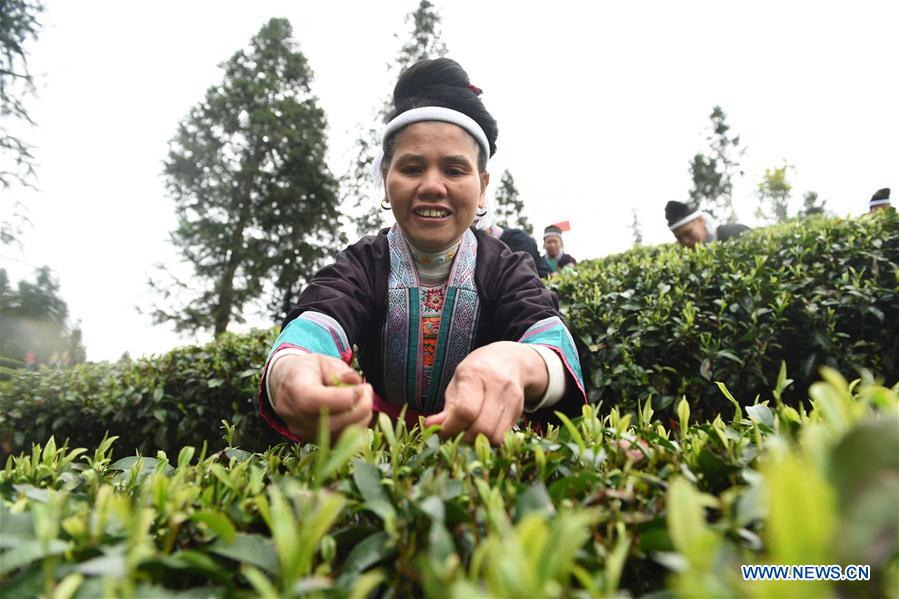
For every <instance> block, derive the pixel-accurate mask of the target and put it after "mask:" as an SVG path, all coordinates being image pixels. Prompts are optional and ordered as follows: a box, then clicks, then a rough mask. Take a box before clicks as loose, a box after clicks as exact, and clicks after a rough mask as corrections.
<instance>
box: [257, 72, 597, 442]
mask: <svg viewBox="0 0 899 599" xmlns="http://www.w3.org/2000/svg"><path fill="white" fill-rule="evenodd" d="M480 94H481V90H480V89H478V88H476V87H475V86H473V85H471V83H470V81H469V79H468V75H467V73H465V71H464V70H463V69H462V67H461V66H459V64H458V63H456V62H455V61H452V60H450V59H448V58H439V59H436V60H423V61H420V62H418V63H416V64H415V65H413V66H412V67H410V68H409V69H408V70H406V71H405V72H404V73H403V74H402V75H401V76H400V79H399V81H398V82H397V85H396V88H395V90H394V94H393V100H394V106H395V110H394V113H393V115H392V116H391V118H390V120H389V122H388V123H387V125H386V127H385V129H384V134H383V136H382V147H381V153H380V155H379V156H378V158H377V159H376V161H375V164H374V165H373V168H374V171H375V173H374V174H375V175H376V176H377V177H378V181H379V185H380V188H381V189H383V191H384V201H383V203H382V207H383V208H384V209H386V210H391V211H392V213H393V215H394V217H395V218H396V224H394V225H393V227H391V228H390V229H389V230H387V229H385V230H382V231H381V232H379V233H378V234H377V235H371V236H367V237H364V238H363V239H362V240H360V241H359V242H357V243H355V244H353V245H351V246H349V247H348V248H347V249H346V250H344V251H343V252H341V253H340V254H339V255H338V256H337V259H336V261H335V263H334V264H333V265H330V266H327V267H325V268H324V269H322V270H321V271H319V272H318V273H317V274H316V275H315V277H313V279H312V280H311V281H310V282H309V283H308V284H307V285H306V286H305V288H304V289H303V292H302V294H301V295H300V300H299V303H298V305H297V306H296V307H294V308H293V310H291V312H290V313H289V314H288V316H287V319H286V320H285V322H284V326H283V328H282V331H281V334H280V335H279V337H278V339H277V340H276V341H275V343H274V345H273V346H272V352H271V353H270V355H269V358H268V360H267V362H266V366H265V368H264V371H263V382H262V388H261V390H260V396H259V406H260V410H261V413H262V416H263V418H265V419H266V421H267V422H269V424H271V425H272V426H273V427H274V428H275V429H276V430H278V431H279V432H281V433H283V434H284V435H286V436H288V437H289V438H291V439H295V440H301V441H308V440H310V439H315V431H316V430H317V428H318V426H319V421H320V419H321V412H322V410H323V409H325V410H327V412H328V415H327V418H328V421H327V423H328V427H329V429H330V430H331V433H332V434H334V435H336V434H339V433H340V432H341V431H342V430H344V429H345V428H346V427H348V426H350V425H352V424H360V425H367V424H369V423H370V422H371V421H372V418H373V415H375V414H376V413H377V412H383V413H385V414H387V415H388V416H390V417H392V418H397V417H399V415H400V413H401V411H402V410H405V417H406V419H407V423H408V424H409V425H410V426H411V425H415V424H418V422H419V417H423V418H424V419H425V420H424V422H425V425H426V426H430V425H438V426H440V427H441V431H440V435H441V436H443V437H451V436H455V435H457V434H460V433H461V434H462V435H463V439H464V440H466V441H468V442H473V441H474V440H475V438H476V437H477V436H478V435H479V434H483V435H485V436H486V437H487V438H488V439H489V440H490V442H492V443H494V444H499V443H502V442H503V439H504V436H505V434H506V433H507V432H508V431H509V430H511V429H512V427H513V426H514V425H515V424H516V423H517V422H518V421H519V418H520V417H521V416H522V415H527V417H528V418H530V419H532V420H533V421H534V422H536V423H538V424H539V423H544V422H546V421H548V420H550V419H552V418H554V416H553V414H554V412H555V411H556V410H558V411H561V412H563V413H565V414H569V415H572V416H573V415H577V414H579V413H580V411H581V407H582V405H583V404H584V402H585V401H586V393H585V390H584V382H583V376H582V374H581V369H580V363H579V361H578V354H577V350H576V348H575V345H574V341H573V339H572V337H571V334H570V333H569V332H568V329H567V328H566V327H565V325H564V323H563V322H562V320H561V317H560V315H559V313H558V310H557V308H556V305H557V303H556V301H555V298H554V297H553V296H552V294H551V293H550V292H549V291H548V290H547V289H546V287H545V286H544V285H543V283H542V281H541V280H540V278H538V276H537V272H536V271H535V269H534V262H533V260H532V259H531V258H530V256H528V255H526V254H524V253H521V252H515V253H513V252H511V251H509V249H508V248H507V247H506V245H505V244H504V243H503V242H502V241H500V240H499V239H496V238H494V237H492V236H491V235H489V234H488V233H486V232H485V231H483V230H480V229H476V228H475V227H474V226H473V225H474V224H475V223H477V224H478V227H485V228H486V227H489V225H490V223H489V218H488V217H489V215H488V202H487V196H486V189H487V185H488V183H489V180H490V176H489V174H488V172H487V162H488V160H489V158H490V156H491V155H492V154H493V153H494V152H495V151H496V137H497V126H496V121H495V120H494V119H493V117H492V116H491V115H490V114H489V113H488V112H487V110H486V109H485V108H484V105H483V103H482V102H481V99H480V97H479V96H480ZM354 346H355V347H358V363H359V366H360V367H361V369H362V371H363V374H364V377H365V378H364V379H363V378H362V376H360V374H359V373H357V372H355V371H354V370H352V369H351V368H350V367H349V363H350V362H351V360H352V358H353V347H354Z"/></svg>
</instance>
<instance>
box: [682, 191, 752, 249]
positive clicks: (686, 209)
mask: <svg viewBox="0 0 899 599" xmlns="http://www.w3.org/2000/svg"><path fill="white" fill-rule="evenodd" d="M665 219H666V220H667V221H668V229H670V230H671V232H672V233H674V237H675V239H677V242H678V243H679V244H681V245H682V246H684V247H688V248H692V247H696V245H697V244H701V243H709V242H712V241H727V240H729V239H734V238H736V237H739V236H740V235H742V234H743V233H745V232H746V231H749V227H747V226H746V225H741V224H737V223H732V224H726V225H720V226H719V225H718V223H716V222H715V219H714V218H713V217H712V215H711V214H709V213H708V212H703V211H702V210H699V209H697V208H693V207H691V206H689V205H687V204H684V203H683V202H676V201H671V202H668V203H667V204H666V205H665Z"/></svg>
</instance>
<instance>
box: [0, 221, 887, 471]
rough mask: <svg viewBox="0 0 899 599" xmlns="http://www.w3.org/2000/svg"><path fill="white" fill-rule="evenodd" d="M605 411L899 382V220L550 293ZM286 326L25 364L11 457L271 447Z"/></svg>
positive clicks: (565, 279)
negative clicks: (832, 372)
mask: <svg viewBox="0 0 899 599" xmlns="http://www.w3.org/2000/svg"><path fill="white" fill-rule="evenodd" d="M553 286H554V288H555V289H556V291H557V293H558V294H559V298H560V302H561V305H562V308H563V312H564V314H565V315H566V317H567V319H568V320H569V323H570V326H571V330H572V333H573V335H574V336H575V337H576V339H578V341H579V343H580V345H581V350H582V351H581V361H582V365H583V367H584V373H585V375H586V376H587V377H588V379H589V380H588V389H589V393H590V398H591V400H592V401H593V402H594V403H599V402H601V404H602V410H604V411H606V412H607V411H608V410H609V409H610V408H612V407H618V408H619V410H620V411H622V412H626V411H631V412H635V411H636V409H637V406H638V405H641V404H643V403H645V401H646V400H647V399H651V400H652V405H653V408H654V409H655V410H656V411H658V412H660V413H664V414H666V415H667V417H669V418H671V417H673V415H674V414H673V405H674V402H675V400H676V399H680V398H681V397H683V396H686V397H687V399H688V401H690V402H691V407H692V409H693V412H694V414H697V415H700V416H702V417H707V418H709V419H713V418H714V416H715V415H716V414H717V413H718V412H719V411H720V410H721V408H722V396H721V394H720V393H719V392H718V388H717V386H716V385H715V382H719V381H720V382H724V383H725V384H726V385H727V386H728V387H729V388H731V389H735V390H738V391H739V393H738V396H739V398H740V401H743V402H748V403H752V401H753V400H754V398H755V396H756V395H757V394H764V393H766V392H767V391H768V390H769V389H771V388H772V387H773V385H774V377H775V375H776V374H777V372H778V371H779V366H780V363H781V362H786V364H787V368H788V371H789V372H790V373H791V376H793V378H794V379H796V385H794V386H792V387H790V388H788V389H787V390H786V391H785V394H786V395H785V396H784V400H785V401H786V402H787V403H795V402H797V401H799V400H800V399H802V398H803V395H802V393H804V390H805V389H807V388H808V387H809V385H810V384H811V383H812V382H813V380H814V377H815V376H816V373H817V370H818V368H819V367H820V366H823V365H827V366H831V367H834V368H836V369H838V370H840V371H841V372H845V373H847V374H849V376H851V377H855V376H858V374H859V372H860V369H862V368H867V369H868V370H869V371H870V372H872V373H873V374H874V375H875V376H876V377H880V378H881V379H882V380H886V381H888V382H889V381H896V380H897V379H899V217H897V216H896V214H894V213H893V214H888V213H887V211H880V213H879V214H876V215H873V216H866V217H863V218H858V219H817V220H814V219H811V220H804V221H799V222H794V223H788V224H784V225H780V226H777V227H771V228H768V229H762V230H757V231H753V232H752V233H750V234H747V235H745V236H743V237H741V238H739V239H737V240H735V241H732V242H728V243H715V244H710V245H708V246H705V247H700V248H698V249H696V250H694V251H690V250H686V249H683V248H680V247H679V246H676V245H674V244H668V245H665V246H659V247H653V248H643V249H637V250H633V251H630V252H627V253H625V254H621V255H617V256H611V257H608V258H604V259H601V260H594V261H585V262H582V263H581V264H579V266H578V268H577V269H576V270H575V271H573V272H569V271H565V272H564V273H563V275H562V276H561V277H560V278H559V279H558V280H557V281H556V282H555V283H553ZM275 336H276V332H275V331H274V330H269V331H258V332H255V333H252V334H249V335H231V334H226V335H224V336H223V337H222V338H220V339H219V340H217V341H216V342H214V343H211V344H209V345H206V346H202V347H184V348H179V349H176V350H174V351H172V352H170V353H167V354H165V355H162V356H159V357H155V358H145V359H139V360H134V361H123V362H119V363H115V364H86V365H80V366H77V367H74V368H68V369H46V368H45V369H41V370H39V371H35V372H29V371H25V370H14V371H12V374H11V375H10V377H9V380H6V381H3V380H0V456H2V455H7V454H9V453H17V452H19V451H22V450H28V448H29V447H30V445H31V444H32V443H42V442H44V441H45V440H46V439H48V438H49V437H50V436H51V435H55V437H56V438H57V439H59V440H63V439H69V443H70V445H71V446H77V447H96V446H97V445H98V444H99V443H100V441H101V440H102V439H103V436H104V434H105V433H106V432H107V431H108V432H109V434H110V435H115V436H118V437H119V440H118V441H117V443H116V446H115V450H116V451H117V452H119V453H121V454H131V453H134V452H135V451H141V452H143V453H144V454H145V455H152V453H154V452H155V451H156V450H160V449H161V450H164V451H166V452H169V453H177V451H178V450H179V449H180V448H181V447H182V446H184V445H193V446H195V447H200V446H201V445H202V444H203V443H204V442H206V443H208V446H209V450H210V451H216V450H218V449H221V448H222V444H221V436H220V434H219V431H218V426H219V422H220V421H221V420H228V421H229V422H231V424H232V425H233V426H234V427H235V438H236V439H237V443H238V444H239V445H240V446H241V447H242V448H244V449H246V450H249V451H261V450H264V449H265V448H266V447H268V446H269V445H270V444H271V443H273V442H277V441H278V440H279V439H277V438H276V436H275V435H274V434H273V433H272V432H271V431H270V430H268V429H267V428H266V427H265V426H264V425H263V424H262V423H261V421H260V420H259V418H258V417H257V416H256V407H255V406H256V392H257V389H258V385H259V376H260V365H261V364H262V362H263V361H264V359H265V356H266V354H267V351H268V348H269V345H270V344H271V342H272V340H273V339H274V337H275Z"/></svg>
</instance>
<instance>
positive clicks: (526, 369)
mask: <svg viewBox="0 0 899 599" xmlns="http://www.w3.org/2000/svg"><path fill="white" fill-rule="evenodd" d="M547 382H548V375H547V373H546V364H545V363H544V361H543V358H541V357H540V354H538V353H537V352H535V351H534V350H533V349H531V348H529V347H527V346H526V345H523V344H521V343H515V342H513V341H498V342H496V343H491V344H490V345H485V346H484V347H479V348H478V349H476V350H474V351H473V352H471V353H470V354H468V356H466V357H465V359H464V360H462V362H460V363H459V365H458V366H457V367H456V371H455V373H454V374H453V378H452V380H450V383H449V385H448V386H447V388H446V393H445V395H444V406H443V411H442V412H438V413H437V414H434V415H432V416H430V417H428V418H426V419H425V425H426V426H431V425H433V424H438V425H442V429H441V431H440V436H441V437H443V438H446V437H452V436H454V435H456V434H458V433H460V432H462V431H465V436H464V437H463V439H464V440H465V441H466V442H467V443H472V442H474V440H475V439H476V438H477V436H478V434H483V435H485V436H486V437H487V439H489V440H490V443H492V444H493V445H501V444H502V442H503V437H504V436H505V434H506V431H508V430H509V429H511V428H512V426H513V425H514V424H515V423H516V422H518V419H519V418H521V414H522V412H523V411H524V402H525V398H527V399H535V398H538V397H540V396H541V395H542V394H543V392H544V391H545V389H546V385H547Z"/></svg>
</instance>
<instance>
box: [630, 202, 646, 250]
mask: <svg viewBox="0 0 899 599" xmlns="http://www.w3.org/2000/svg"><path fill="white" fill-rule="evenodd" d="M631 216H632V217H633V220H631V232H632V233H633V235H634V246H635V247H636V246H639V245H643V231H642V228H641V226H640V219H639V218H638V217H637V211H636V210H635V209H633V208H632V209H631Z"/></svg>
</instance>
